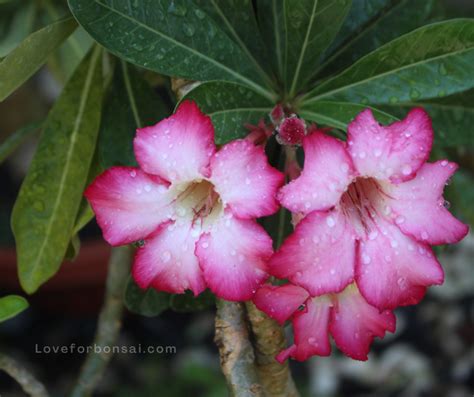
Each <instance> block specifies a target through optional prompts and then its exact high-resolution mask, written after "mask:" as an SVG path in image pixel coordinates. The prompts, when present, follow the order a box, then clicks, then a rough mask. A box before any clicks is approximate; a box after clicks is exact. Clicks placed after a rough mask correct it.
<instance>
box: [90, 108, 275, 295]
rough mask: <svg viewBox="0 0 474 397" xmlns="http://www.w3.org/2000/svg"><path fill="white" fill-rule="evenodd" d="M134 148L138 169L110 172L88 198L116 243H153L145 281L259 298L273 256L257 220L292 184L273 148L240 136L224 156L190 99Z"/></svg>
mask: <svg viewBox="0 0 474 397" xmlns="http://www.w3.org/2000/svg"><path fill="white" fill-rule="evenodd" d="M134 150H135V156H136V159H137V162H138V164H139V167H138V168H135V167H113V168H111V169H109V170H107V171H105V172H104V173H103V174H102V175H100V176H99V177H97V179H96V180H95V181H94V182H93V183H92V184H91V185H90V186H89V187H88V189H87V190H86V193H85V195H86V197H87V199H88V200H89V202H90V204H91V206H92V208H93V210H94V212H95V213H96V217H97V222H98V224H99V226H100V227H101V228H102V231H103V234H104V238H105V239H106V240H107V241H108V242H109V243H110V244H111V245H114V246H116V245H122V244H128V243H132V242H134V241H137V240H144V245H143V246H142V247H141V248H139V249H138V250H137V254H136V256H135V262H134V265H133V270H132V274H133V277H134V278H135V281H136V282H137V284H138V285H139V286H140V287H142V288H147V287H149V286H152V287H154V288H156V289H158V290H162V291H167V292H171V293H182V292H184V291H185V290H186V289H190V290H192V291H193V292H194V294H195V295H197V294H199V293H201V292H202V291H203V290H204V289H205V288H206V287H209V288H210V289H211V290H212V291H213V292H214V293H215V294H216V295H217V296H219V297H221V298H224V299H228V300H246V299H250V298H251V297H252V295H253V293H254V291H255V289H256V288H257V287H258V286H259V285H260V284H261V283H262V282H263V281H264V280H265V279H266V278H267V277H268V274H267V261H268V259H269V258H270V256H271V255H272V253H273V251H272V241H271V239H270V237H269V236H268V235H267V234H266V232H265V231H264V230H263V228H262V227H261V226H259V225H258V224H257V223H256V221H255V218H256V217H260V216H265V215H270V214H272V213H274V212H275V211H276V210H277V209H278V203H277V201H276V199H275V198H274V197H275V193H276V190H277V189H278V188H279V187H280V186H281V184H282V183H283V175H282V174H281V173H280V172H278V171H277V170H275V169H273V168H272V167H270V166H269V164H268V162H267V159H266V157H265V154H264V151H263V148H262V147H257V146H255V145H253V144H252V143H251V142H250V141H248V140H237V141H233V142H231V143H228V144H227V145H225V146H223V147H222V148H221V149H220V150H217V149H216V146H215V144H214V128H213V126H212V123H211V120H210V118H209V117H207V116H205V115H204V114H202V113H201V112H200V110H199V108H198V107H197V106H196V105H195V104H194V103H193V102H183V103H182V104H181V105H180V106H179V108H178V110H177V111H176V113H175V114H174V115H172V116H171V117H169V118H168V119H165V120H162V121H161V122H159V123H158V124H156V125H154V126H151V127H145V128H141V129H139V130H137V136H136V138H135V140H134Z"/></svg>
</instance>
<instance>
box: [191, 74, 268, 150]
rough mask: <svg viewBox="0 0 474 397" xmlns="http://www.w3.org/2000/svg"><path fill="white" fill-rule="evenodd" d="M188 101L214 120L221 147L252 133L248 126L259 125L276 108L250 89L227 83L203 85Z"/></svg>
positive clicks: (212, 82)
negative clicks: (193, 102)
mask: <svg viewBox="0 0 474 397" xmlns="http://www.w3.org/2000/svg"><path fill="white" fill-rule="evenodd" d="M187 99H189V100H193V101H195V102H196V103H197V104H198V105H199V107H200V108H201V110H202V111H203V112H204V113H206V114H207V115H209V116H210V117H211V119H212V122H213V124H214V128H215V132H216V138H215V140H216V143H217V144H219V145H221V144H224V143H226V142H229V141H231V140H233V139H238V138H243V137H244V136H246V135H247V134H248V133H249V132H248V130H247V129H246V128H245V124H257V123H258V121H259V120H260V119H261V118H264V117H266V116H267V115H268V114H269V113H270V111H271V110H272V108H273V106H274V105H273V104H272V102H270V101H269V100H267V99H266V98H264V97H262V96H261V95H260V94H259V93H257V92H256V91H253V90H251V89H250V88H247V87H245V86H243V85H240V84H236V83H227V82H223V81H211V82H207V83H203V84H200V85H198V86H197V87H196V88H194V89H193V90H191V91H190V92H189V93H188V94H186V95H185V96H184V98H183V99H182V100H187Z"/></svg>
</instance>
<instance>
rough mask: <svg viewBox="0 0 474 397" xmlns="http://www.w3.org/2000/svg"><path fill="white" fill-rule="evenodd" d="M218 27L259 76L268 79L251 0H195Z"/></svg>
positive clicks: (268, 67)
mask: <svg viewBox="0 0 474 397" xmlns="http://www.w3.org/2000/svg"><path fill="white" fill-rule="evenodd" d="M195 3H196V4H197V5H198V6H199V7H201V8H202V9H203V10H204V11H205V12H206V13H207V14H208V15H209V16H210V17H211V18H212V19H213V20H214V21H215V22H216V23H217V24H218V25H219V27H220V28H221V29H222V30H223V31H224V32H225V33H226V34H227V35H228V36H229V37H230V38H231V39H233V40H234V41H235V42H236V43H237V44H238V45H239V47H240V48H241V49H242V51H243V52H244V53H245V54H246V55H247V57H248V59H249V60H250V61H251V62H252V63H253V64H254V66H255V69H257V70H258V71H259V72H260V74H261V75H262V76H263V77H265V78H267V79H268V75H267V73H268V72H267V71H268V70H269V69H270V66H269V62H268V55H267V49H266V47H265V45H264V44H263V40H262V37H261V35H260V30H259V27H258V25H257V19H256V17H255V12H254V8H253V4H252V1H251V0H195Z"/></svg>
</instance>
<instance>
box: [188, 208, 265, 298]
mask: <svg viewBox="0 0 474 397" xmlns="http://www.w3.org/2000/svg"><path fill="white" fill-rule="evenodd" d="M229 215H230V216H229ZM272 253H273V250H272V240H271V238H270V237H269V236H268V235H267V233H266V232H265V230H264V229H263V228H262V227H261V226H260V225H258V224H257V223H256V222H255V221H253V220H246V219H238V218H235V217H232V214H230V213H227V214H226V215H225V216H223V217H222V218H221V219H220V220H219V221H218V222H217V223H216V224H214V225H213V226H212V229H211V230H210V232H208V233H205V234H203V235H202V236H201V238H200V240H199V242H198V244H197V245H196V255H197V256H198V257H199V264H200V266H201V269H202V270H203V273H204V278H205V280H206V283H207V285H208V286H209V288H210V289H211V290H212V292H214V293H215V294H216V295H217V296H218V297H220V298H223V299H227V300H230V301H244V300H248V299H251V298H252V296H253V295H254V293H255V290H256V289H257V287H258V286H259V285H260V284H262V283H263V282H264V281H265V280H266V279H267V278H268V274H267V261H268V259H269V258H270V256H271V255H272Z"/></svg>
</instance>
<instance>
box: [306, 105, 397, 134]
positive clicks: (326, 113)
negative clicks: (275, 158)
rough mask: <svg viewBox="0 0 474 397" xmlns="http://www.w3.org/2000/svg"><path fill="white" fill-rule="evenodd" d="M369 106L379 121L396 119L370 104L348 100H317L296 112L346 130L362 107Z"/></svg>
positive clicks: (390, 121) (389, 121)
mask: <svg viewBox="0 0 474 397" xmlns="http://www.w3.org/2000/svg"><path fill="white" fill-rule="evenodd" d="M367 108H371V109H372V111H373V113H374V116H375V117H376V119H377V120H378V121H379V122H380V123H384V124H389V123H393V122H394V121H396V120H397V118H396V117H395V116H392V115H390V114H388V113H385V112H383V111H381V110H378V109H375V108H373V107H371V106H366V105H360V104H357V103H348V102H330V101H318V102H312V103H311V104H307V105H305V106H303V107H302V108H301V110H300V111H299V112H298V114H299V115H300V117H302V118H303V119H305V120H308V121H314V122H316V123H318V124H322V125H326V126H330V127H334V128H339V129H341V130H344V131H346V130H347V125H348V124H349V123H350V122H351V121H352V120H353V119H354V117H355V116H357V115H358V114H359V113H360V112H362V111H363V110H364V109H367Z"/></svg>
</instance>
